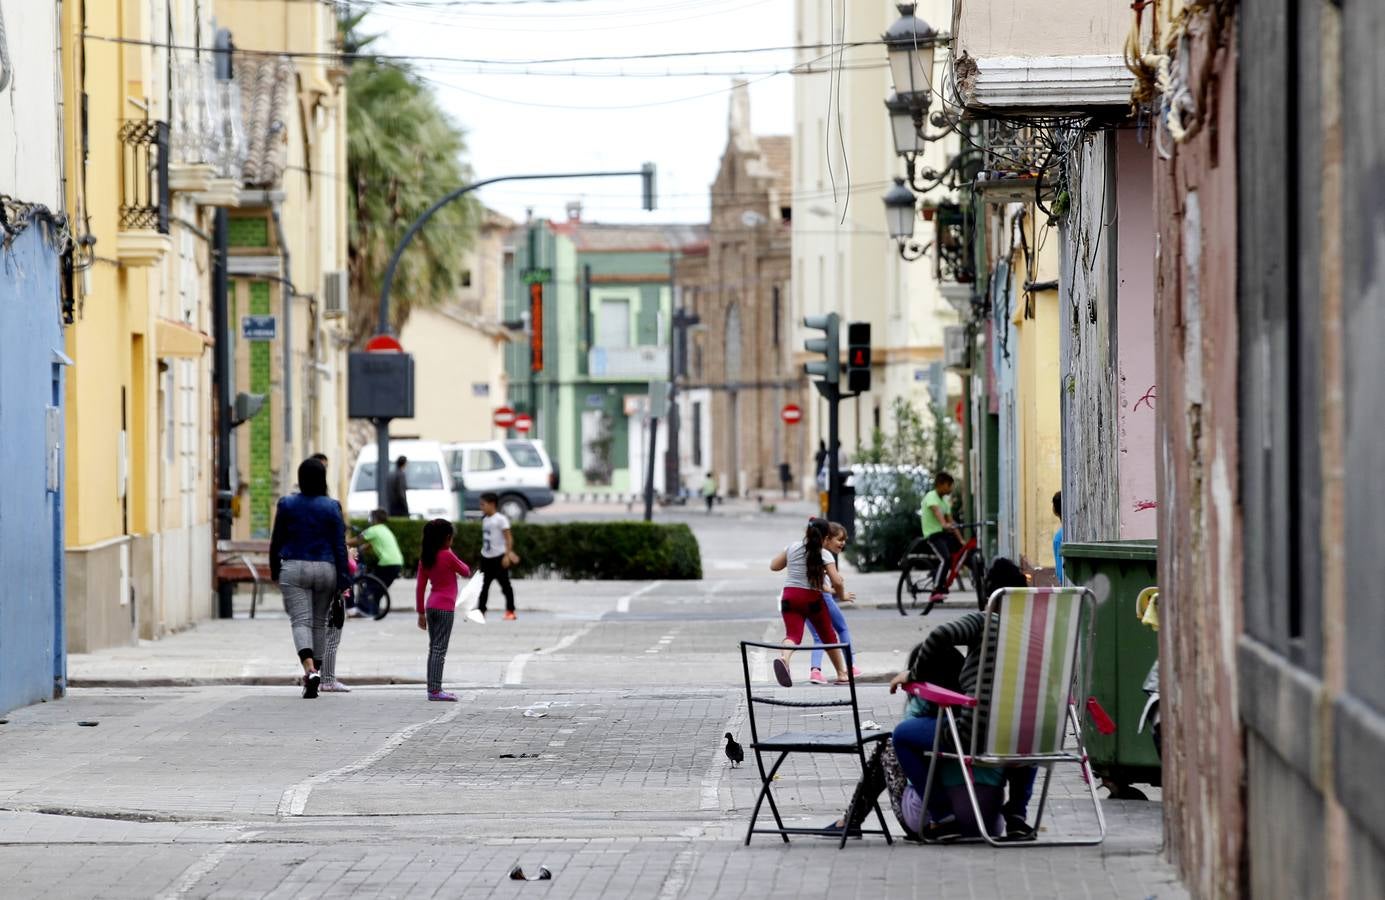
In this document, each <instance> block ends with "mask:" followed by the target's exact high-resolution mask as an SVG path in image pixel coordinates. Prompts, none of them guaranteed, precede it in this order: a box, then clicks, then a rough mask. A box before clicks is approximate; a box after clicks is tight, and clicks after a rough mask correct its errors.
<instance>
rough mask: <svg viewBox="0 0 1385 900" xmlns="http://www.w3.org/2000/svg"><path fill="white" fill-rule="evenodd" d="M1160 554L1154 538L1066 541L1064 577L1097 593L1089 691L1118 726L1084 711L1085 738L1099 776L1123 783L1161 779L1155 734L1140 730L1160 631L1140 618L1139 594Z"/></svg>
mask: <svg viewBox="0 0 1385 900" xmlns="http://www.w3.org/2000/svg"><path fill="white" fill-rule="evenodd" d="M1158 557H1159V547H1158V543H1157V542H1155V541H1100V542H1093V543H1088V544H1080V543H1073V544H1064V545H1063V574H1064V576H1065V577H1066V578H1067V580H1068V581H1070V582H1071V583H1072V584H1077V585H1083V586H1085V587H1089V588H1091V590H1092V593H1093V594H1095V595H1096V609H1097V612H1096V630H1095V635H1094V648H1093V655H1092V669H1091V683H1090V688H1089V694H1090V695H1091V696H1095V697H1096V698H1097V700H1098V701H1099V702H1100V703H1101V706H1102V708H1103V709H1105V710H1106V712H1107V714H1108V715H1110V717H1111V719H1112V720H1113V721H1114V722H1115V723H1116V731H1115V733H1114V734H1109V735H1106V734H1101V733H1100V732H1098V731H1097V730H1096V728H1094V727H1093V726H1092V724H1091V722H1090V721H1089V718H1088V717H1087V716H1086V714H1085V713H1086V711H1085V709H1082V712H1083V716H1082V723H1083V725H1082V727H1083V732H1082V737H1083V739H1084V740H1085V741H1086V742H1087V753H1088V754H1089V755H1090V757H1091V762H1092V768H1093V769H1095V770H1096V773H1097V775H1098V776H1100V777H1101V778H1102V779H1103V780H1106V781H1109V782H1112V783H1114V784H1115V785H1118V786H1121V787H1127V786H1129V785H1131V784H1152V785H1158V784H1159V783H1160V771H1161V769H1160V764H1159V754H1158V753H1157V752H1156V751H1155V749H1154V738H1153V736H1152V735H1151V734H1150V733H1149V729H1148V727H1146V729H1145V731H1144V733H1141V732H1140V731H1139V730H1138V728H1139V722H1140V713H1141V712H1142V711H1143V710H1144V706H1145V702H1146V701H1147V700H1148V699H1149V697H1148V695H1147V694H1145V692H1144V682H1145V676H1146V675H1148V674H1149V667H1150V666H1152V665H1153V664H1154V661H1155V660H1156V659H1158V658H1159V635H1158V634H1157V633H1156V632H1155V631H1154V630H1153V629H1152V628H1149V627H1148V626H1146V625H1143V624H1141V623H1140V620H1139V619H1138V618H1136V616H1135V599H1136V597H1137V596H1139V593H1140V591H1142V590H1144V589H1145V588H1147V587H1151V586H1153V585H1155V584H1157V583H1158V576H1159V570H1158ZM1085 702H1086V698H1085V697H1084V698H1082V703H1083V704H1085Z"/></svg>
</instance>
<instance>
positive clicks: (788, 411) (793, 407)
mask: <svg viewBox="0 0 1385 900" xmlns="http://www.w3.org/2000/svg"><path fill="white" fill-rule="evenodd" d="M779 418H781V419H783V420H784V421H785V422H787V423H788V424H790V425H797V424H798V423H799V422H802V421H803V410H801V409H799V408H798V404H796V403H786V404H784V408H783V409H781V410H780V411H779Z"/></svg>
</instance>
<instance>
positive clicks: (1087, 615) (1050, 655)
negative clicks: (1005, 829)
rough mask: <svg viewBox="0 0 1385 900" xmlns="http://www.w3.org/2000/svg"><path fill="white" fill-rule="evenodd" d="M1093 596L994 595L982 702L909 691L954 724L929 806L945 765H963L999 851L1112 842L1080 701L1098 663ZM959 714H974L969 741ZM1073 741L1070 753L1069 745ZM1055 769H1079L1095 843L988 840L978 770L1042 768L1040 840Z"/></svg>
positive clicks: (939, 751) (934, 762)
mask: <svg viewBox="0 0 1385 900" xmlns="http://www.w3.org/2000/svg"><path fill="white" fill-rule="evenodd" d="M1095 612H1096V597H1095V595H1093V594H1092V592H1091V591H1090V590H1088V589H1087V588H1084V587H1065V588H1007V589H1003V590H998V591H996V592H995V593H994V594H992V595H991V598H990V601H989V602H988V603H987V605H986V614H987V615H989V616H991V617H992V619H991V622H990V625H989V627H987V628H986V629H985V632H984V637H983V638H982V641H981V651H980V652H981V677H980V681H979V683H978V685H977V689H976V696H975V697H969V696H967V695H965V694H960V693H957V692H955V691H949V690H946V689H944V688H940V687H937V686H936V685H931V684H918V683H914V684H910V685H906V690H908V691H909V693H911V694H913V695H914V696H916V697H918V698H920V699H922V700H927V701H929V702H931V703H934V704H936V705H937V706H938V707H939V708H940V709H941V716H942V718H943V720H944V721H945V722H946V724H947V730H948V732H949V733H950V735H951V738H952V747H953V748H954V749H960V748H963V747H965V748H968V750H967V752H965V753H962V752H948V751H946V750H944V749H943V748H942V735H943V729H942V728H941V727H940V728H938V729H937V731H936V733H935V735H934V739H933V751H932V753H931V754H930V759H929V766H928V784H927V785H926V786H925V787H924V796H923V803H924V808H925V809H927V807H928V799H929V794H930V793H931V791H932V788H933V783H934V776H935V775H936V771H935V770H936V769H937V767H938V762H939V760H955V761H957V762H960V763H961V770H962V779H963V781H964V783H965V785H966V789H967V796H968V797H969V799H970V800H971V806H972V811H973V812H974V813H975V814H976V822H977V824H978V826H979V828H980V830H981V836H982V837H984V838H985V839H986V841H987V842H988V843H990V844H993V845H995V846H997V847H1024V846H1029V847H1032V846H1035V845H1047V846H1053V845H1057V844H1099V843H1101V842H1102V841H1103V840H1105V838H1106V818H1105V816H1103V815H1102V812H1101V799H1100V798H1099V797H1098V796H1097V792H1096V780H1095V779H1094V778H1093V776H1092V770H1091V766H1090V765H1089V763H1088V761H1087V748H1086V746H1085V745H1084V744H1083V742H1082V728H1081V725H1080V722H1079V718H1078V712H1077V698H1079V697H1080V696H1082V694H1083V693H1084V691H1085V688H1086V685H1087V681H1088V673H1089V670H1090V665H1091V646H1092V628H1093V624H1094V621H1095ZM955 707H971V708H975V709H976V715H975V716H974V717H973V719H972V729H971V734H970V735H967V736H966V739H965V742H964V738H963V736H962V735H960V734H958V729H957V719H956V717H955V715H954V714H953V709H954V708H955ZM1069 740H1071V741H1072V743H1073V746H1069V743H1068V742H1069ZM1058 763H1075V764H1076V765H1078V766H1080V767H1081V769H1082V777H1083V779H1084V780H1085V781H1086V783H1087V789H1088V791H1089V792H1090V793H1091V797H1092V804H1093V806H1095V808H1096V818H1097V825H1098V829H1099V834H1097V836H1095V837H1089V836H1088V837H1079V838H1055V839H1052V840H1034V841H1025V842H1001V841H999V840H997V837H996V836H994V835H992V834H990V832H989V829H988V828H987V824H986V821H985V816H983V814H982V811H981V805H980V803H979V802H978V801H977V794H976V782H975V779H974V777H973V767H975V766H1016V765H1039V766H1043V767H1044V770H1045V771H1044V784H1043V790H1042V792H1041V793H1040V795H1039V809H1038V814H1037V816H1036V818H1035V821H1034V830H1035V832H1036V834H1037V832H1038V830H1039V825H1040V823H1041V822H1042V821H1043V815H1044V805H1045V803H1046V802H1047V800H1048V788H1049V780H1050V779H1051V778H1052V777H1053V767H1054V765H1056V764H1058Z"/></svg>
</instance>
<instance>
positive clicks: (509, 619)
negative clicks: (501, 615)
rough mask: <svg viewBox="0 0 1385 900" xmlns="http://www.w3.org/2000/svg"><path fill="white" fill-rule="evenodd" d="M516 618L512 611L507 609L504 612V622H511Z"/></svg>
mask: <svg viewBox="0 0 1385 900" xmlns="http://www.w3.org/2000/svg"><path fill="white" fill-rule="evenodd" d="M516 618H518V617H517V616H516V615H515V611H514V610H513V609H507V610H505V621H506V622H513V621H514V620H515V619H516Z"/></svg>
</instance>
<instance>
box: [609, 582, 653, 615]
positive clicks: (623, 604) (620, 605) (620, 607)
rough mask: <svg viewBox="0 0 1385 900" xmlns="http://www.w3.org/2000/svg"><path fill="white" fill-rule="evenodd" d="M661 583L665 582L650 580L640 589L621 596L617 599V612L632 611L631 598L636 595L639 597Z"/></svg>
mask: <svg viewBox="0 0 1385 900" xmlns="http://www.w3.org/2000/svg"><path fill="white" fill-rule="evenodd" d="M661 584H663V582H662V581H651V582H649V584H646V585H645V586H644V587H642V588H640V589H639V590H638V591H632V592H631V593H629V594H626V595H625V596H624V597H621V598H620V599H619V600H617V601H616V612H618V613H628V612H629V611H630V601H631V600H634V599H635V598H636V597H639V596H641V595H643V594H647V593H649V592H650V591H652V590H654V589H655V588H656V587H658V586H659V585H661Z"/></svg>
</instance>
